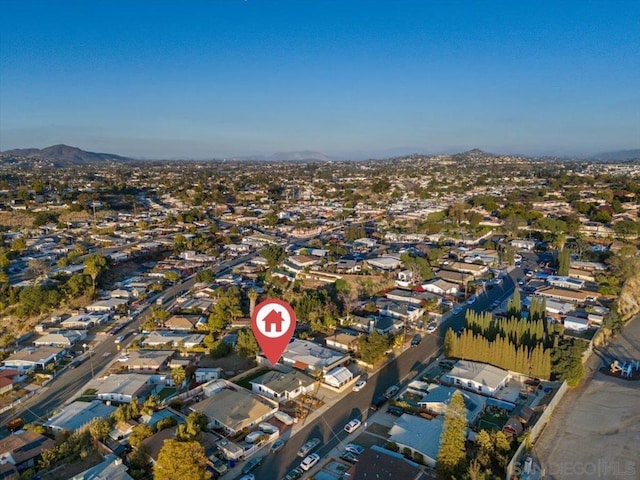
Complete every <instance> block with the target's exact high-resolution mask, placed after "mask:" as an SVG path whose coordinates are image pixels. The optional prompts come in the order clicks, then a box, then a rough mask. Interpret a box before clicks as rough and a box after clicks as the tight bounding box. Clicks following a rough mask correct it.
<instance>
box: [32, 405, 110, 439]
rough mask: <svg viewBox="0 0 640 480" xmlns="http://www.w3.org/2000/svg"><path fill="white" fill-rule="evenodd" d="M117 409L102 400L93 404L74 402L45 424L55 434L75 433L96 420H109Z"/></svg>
mask: <svg viewBox="0 0 640 480" xmlns="http://www.w3.org/2000/svg"><path fill="white" fill-rule="evenodd" d="M115 411H116V407H114V406H113V405H106V404H104V403H102V402H101V401H100V400H94V401H92V402H73V403H70V404H69V405H66V406H64V407H62V410H61V411H60V412H58V413H57V414H55V415H54V416H53V417H51V418H50V419H49V420H47V421H46V422H45V423H44V426H45V427H47V428H50V429H51V430H52V431H53V432H75V431H76V430H81V429H82V428H85V427H86V426H87V425H88V424H89V423H90V422H91V421H93V420H95V419H96V418H107V417H109V416H110V415H111V414H112V413H113V412H115Z"/></svg>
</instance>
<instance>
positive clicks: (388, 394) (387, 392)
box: [384, 385, 400, 398]
mask: <svg viewBox="0 0 640 480" xmlns="http://www.w3.org/2000/svg"><path fill="white" fill-rule="evenodd" d="M399 391H400V387H399V386H397V385H391V386H390V387H389V388H387V389H386V390H385V392H384V396H385V397H387V398H391V397H393V396H394V395H395V394H396V393H398V392H399Z"/></svg>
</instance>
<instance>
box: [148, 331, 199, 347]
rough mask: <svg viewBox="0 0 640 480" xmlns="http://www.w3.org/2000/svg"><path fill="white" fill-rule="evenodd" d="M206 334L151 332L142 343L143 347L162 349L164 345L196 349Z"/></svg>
mask: <svg viewBox="0 0 640 480" xmlns="http://www.w3.org/2000/svg"><path fill="white" fill-rule="evenodd" d="M203 340H204V334H201V333H198V334H189V333H174V332H165V331H161V330H154V331H153V332H149V334H148V335H147V337H146V338H145V339H144V340H143V341H142V342H141V345H142V346H143V347H152V348H153V347H162V346H163V345H171V346H173V347H178V346H183V347H185V348H194V347H197V346H198V345H200V344H201V343H202V341H203Z"/></svg>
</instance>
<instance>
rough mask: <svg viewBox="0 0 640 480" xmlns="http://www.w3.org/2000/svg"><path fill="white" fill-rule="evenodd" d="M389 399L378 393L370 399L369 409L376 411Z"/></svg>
mask: <svg viewBox="0 0 640 480" xmlns="http://www.w3.org/2000/svg"><path fill="white" fill-rule="evenodd" d="M387 400H389V399H388V398H387V397H385V396H384V395H378V396H377V397H375V398H374V399H373V400H371V410H373V411H376V410H378V409H379V408H380V407H381V406H383V405H384V404H385V403H387Z"/></svg>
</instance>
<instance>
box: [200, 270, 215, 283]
mask: <svg viewBox="0 0 640 480" xmlns="http://www.w3.org/2000/svg"><path fill="white" fill-rule="evenodd" d="M215 279H216V277H215V275H214V274H213V272H212V271H211V270H209V269H206V270H200V271H199V272H198V273H197V274H196V282H198V283H213V282H214V280H215Z"/></svg>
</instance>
